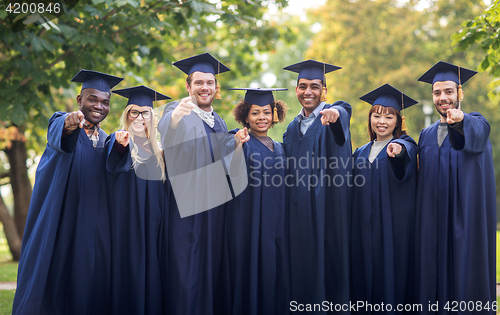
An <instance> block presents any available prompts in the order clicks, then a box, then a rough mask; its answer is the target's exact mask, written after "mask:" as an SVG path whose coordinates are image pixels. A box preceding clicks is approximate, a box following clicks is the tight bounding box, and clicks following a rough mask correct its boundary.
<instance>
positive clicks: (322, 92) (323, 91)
mask: <svg viewBox="0 0 500 315" xmlns="http://www.w3.org/2000/svg"><path fill="white" fill-rule="evenodd" d="M325 67H326V65H325V63H323V88H322V89H321V97H320V99H319V100H320V101H321V102H326V81H325Z"/></svg>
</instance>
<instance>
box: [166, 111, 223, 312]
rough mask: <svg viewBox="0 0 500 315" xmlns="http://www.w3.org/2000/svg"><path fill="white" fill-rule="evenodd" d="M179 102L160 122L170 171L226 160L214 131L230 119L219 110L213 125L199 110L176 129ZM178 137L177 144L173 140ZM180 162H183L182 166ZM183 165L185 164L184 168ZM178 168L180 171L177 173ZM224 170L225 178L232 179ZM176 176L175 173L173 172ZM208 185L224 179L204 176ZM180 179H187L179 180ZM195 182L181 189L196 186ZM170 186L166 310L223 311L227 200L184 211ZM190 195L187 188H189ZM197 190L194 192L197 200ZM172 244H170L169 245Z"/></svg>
mask: <svg viewBox="0 0 500 315" xmlns="http://www.w3.org/2000/svg"><path fill="white" fill-rule="evenodd" d="M176 106H177V104H173V105H171V106H169V107H167V108H166V109H165V112H164V113H163V116H162V118H161V119H160V122H159V124H158V131H159V132H160V134H161V139H162V144H163V148H164V152H165V161H166V164H167V170H168V176H169V178H170V177H171V176H174V175H175V176H179V175H182V174H183V173H184V172H190V171H193V170H195V169H201V168H203V167H205V166H207V165H211V164H213V163H214V162H216V161H220V156H221V154H220V152H221V150H220V147H219V146H218V143H217V141H212V140H213V139H214V137H212V138H211V137H210V136H209V135H213V134H215V133H216V132H217V133H226V132H227V127H226V124H225V122H224V121H223V120H222V118H220V116H219V115H217V114H216V113H215V112H214V118H215V126H214V128H210V127H209V126H208V125H207V124H206V123H204V122H203V121H202V120H201V119H200V118H199V117H198V116H197V115H196V114H195V113H194V112H192V113H191V114H190V115H187V116H184V117H183V118H182V120H181V121H180V123H179V125H178V127H177V129H176V130H171V129H170V130H169V123H170V118H171V115H172V111H173V110H174V109H175V107H176ZM172 142H175V143H176V145H173V143H172ZM176 167H178V168H177V169H176ZM179 168H180V169H179ZM173 173H175V174H173ZM223 176H224V181H226V182H227V180H226V178H225V174H223ZM170 180H171V178H170ZM207 180H208V183H209V185H205V187H202V188H205V189H208V192H209V193H210V191H212V190H213V191H214V192H216V191H215V190H214V187H215V186H219V185H223V184H224V183H223V182H220V181H211V179H210V178H207V177H203V176H200V178H199V181H198V183H200V182H202V181H205V183H207ZM176 184H177V185H182V184H184V183H183V182H182V181H180V182H179V181H177V183H176ZM190 185H191V184H190V182H189V181H186V183H185V187H181V188H180V191H181V192H182V191H184V192H192V191H193V187H190ZM176 189H179V186H177V187H174V186H171V187H170V188H169V195H171V198H170V206H169V208H170V211H169V222H168V229H164V230H163V232H162V235H161V238H162V242H164V243H165V246H164V247H166V248H168V250H167V252H164V253H163V254H162V257H163V258H164V259H165V260H164V259H162V261H161V266H162V268H163V271H162V278H163V279H162V281H163V282H164V283H165V285H166V288H164V296H163V305H164V311H165V314H193V315H195V314H203V315H211V314H223V313H228V312H229V309H230V305H229V299H230V296H229V292H228V290H229V275H228V274H229V265H228V261H227V256H224V257H223V255H227V250H226V248H227V243H226V240H225V237H224V235H225V231H224V229H225V213H226V209H225V204H221V205H219V206H216V207H214V208H211V209H210V210H208V211H204V212H201V213H197V214H194V215H190V216H186V217H181V215H180V212H179V208H178V202H177V200H176V198H175V197H176V196H175V191H176ZM184 195H185V194H184ZM197 197H198V196H197V195H196V194H194V193H189V198H190V199H192V200H191V201H193V202H196V199H197ZM167 244H168V245H167Z"/></svg>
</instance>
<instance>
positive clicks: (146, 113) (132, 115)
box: [128, 110, 151, 119]
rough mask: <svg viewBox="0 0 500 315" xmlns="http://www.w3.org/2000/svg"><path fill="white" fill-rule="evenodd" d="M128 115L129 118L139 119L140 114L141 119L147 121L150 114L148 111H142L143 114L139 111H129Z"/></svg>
mask: <svg viewBox="0 0 500 315" xmlns="http://www.w3.org/2000/svg"><path fill="white" fill-rule="evenodd" d="M128 114H129V115H130V117H132V118H137V117H139V114H141V115H142V118H144V119H149V118H151V112H150V111H148V110H146V111H143V112H140V111H138V110H131V111H129V112H128Z"/></svg>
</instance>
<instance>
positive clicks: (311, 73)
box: [283, 59, 342, 102]
mask: <svg viewBox="0 0 500 315" xmlns="http://www.w3.org/2000/svg"><path fill="white" fill-rule="evenodd" d="M339 69H342V68H341V67H337V66H334V65H331V64H328V63H324V62H319V61H316V60H312V59H309V60H306V61H301V62H299V63H296V64H293V65H290V66H288V67H285V68H283V70H288V71H292V72H297V73H298V74H299V77H298V79H297V81H298V80H300V79H308V80H315V79H318V80H322V81H323V82H324V81H325V74H327V73H329V72H332V71H335V70H339ZM321 101H322V102H324V101H326V88H325V87H323V90H322V91H321Z"/></svg>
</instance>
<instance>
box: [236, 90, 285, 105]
mask: <svg viewBox="0 0 500 315" xmlns="http://www.w3.org/2000/svg"><path fill="white" fill-rule="evenodd" d="M230 90H243V91H246V93H245V101H247V103H250V104H253V105H259V106H266V105H269V104H271V103H272V102H274V96H273V91H287V90H288V89H284V88H276V89H267V88H262V89H261V88H231V89H230Z"/></svg>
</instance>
